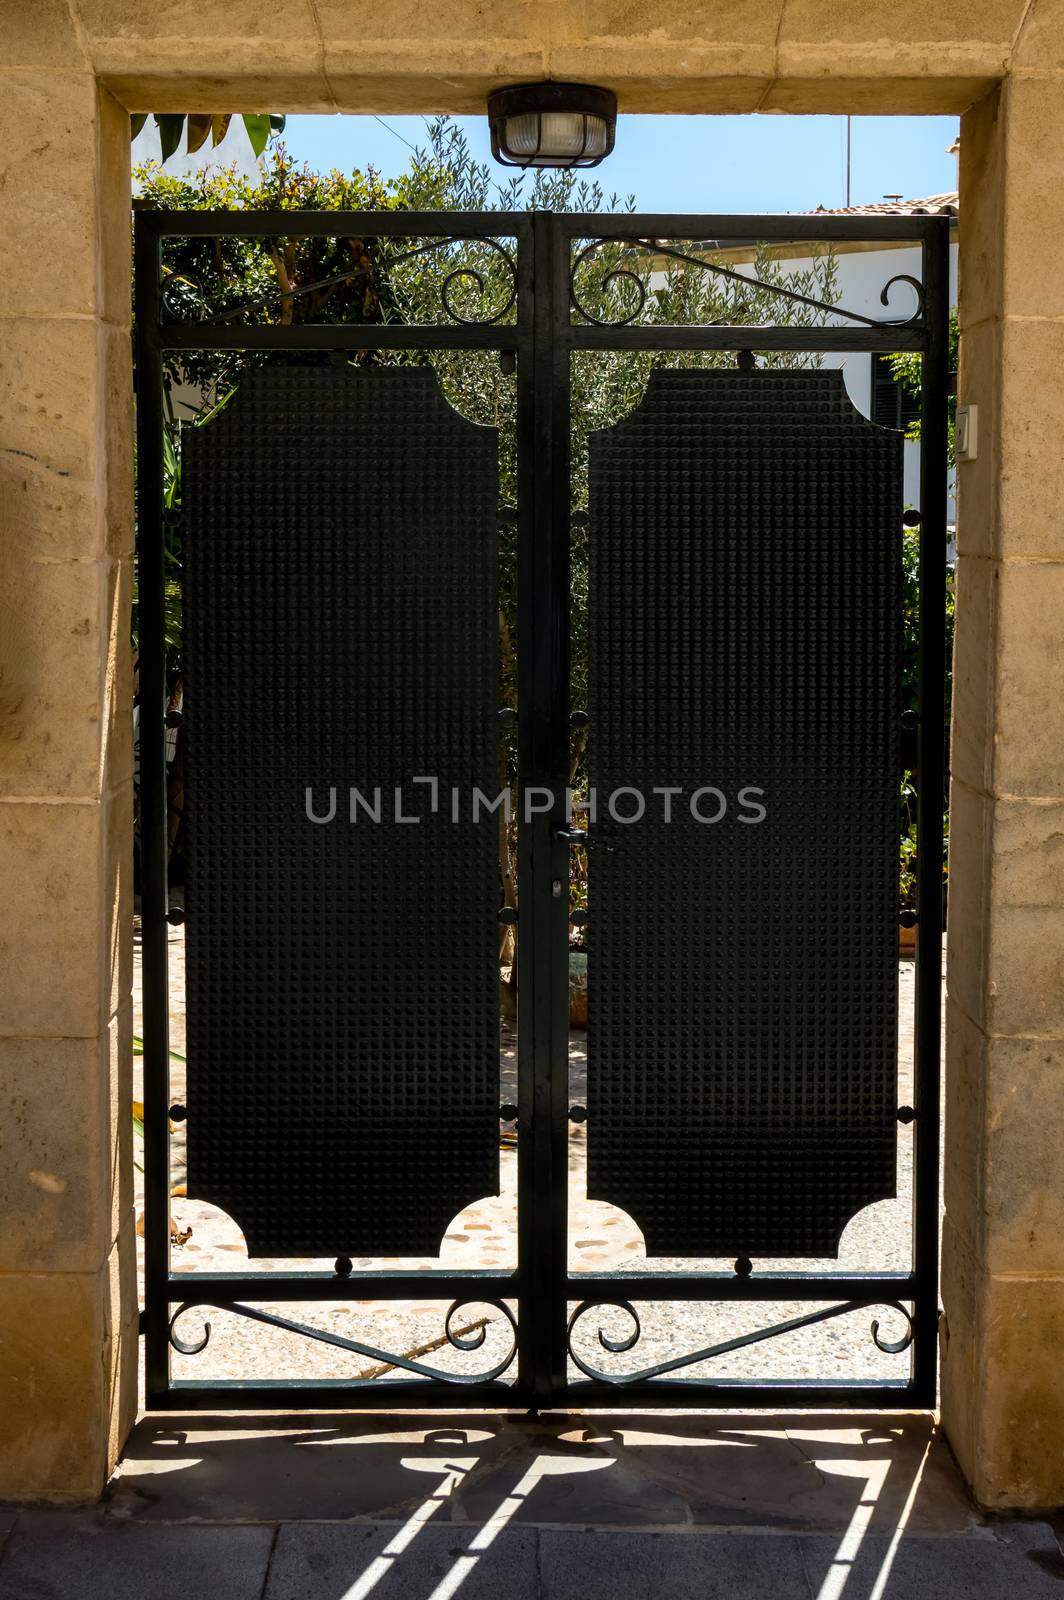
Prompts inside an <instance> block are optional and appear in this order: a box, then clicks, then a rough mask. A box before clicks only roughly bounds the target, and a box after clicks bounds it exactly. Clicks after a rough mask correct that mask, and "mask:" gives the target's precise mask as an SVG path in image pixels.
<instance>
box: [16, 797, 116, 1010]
mask: <svg viewBox="0 0 1064 1600" xmlns="http://www.w3.org/2000/svg"><path fill="white" fill-rule="evenodd" d="M109 809H110V808H105V807H102V806H101V805H100V803H98V802H85V803H82V804H77V803H73V802H70V803H67V802H56V803H52V804H49V803H46V802H37V803H34V802H25V803H22V802H12V803H10V804H6V805H0V971H2V972H3V974H4V982H3V984H2V985H0V1036H12V1037H27V1038H49V1037H60V1038H63V1037H66V1038H82V1039H95V1038H96V1037H97V1035H98V1034H99V1033H101V1032H102V1030H103V1027H104V1026H105V1024H106V1022H107V1018H108V1016H109V1015H110V996H111V990H112V987H113V985H114V984H115V982H116V979H115V978H114V976H113V972H112V964H113V963H115V962H117V959H118V954H119V951H120V948H121V943H120V941H118V940H117V936H116V930H115V929H114V928H113V927H111V926H110V923H111V914H110V912H109V911H108V910H107V909H106V904H105V903H106V901H107V898H108V896H109V894H112V893H113V891H114V888H115V883H116V881H117V878H118V870H117V869H116V870H115V872H114V875H113V877H112V878H111V879H110V880H109V881H108V882H107V884H106V887H105V873H104V863H105V859H106V854H105V851H106V845H105V832H104V826H105V821H106V813H107V812H109ZM127 905H128V902H127ZM112 941H114V942H113V943H112ZM123 981H124V980H123Z"/></svg>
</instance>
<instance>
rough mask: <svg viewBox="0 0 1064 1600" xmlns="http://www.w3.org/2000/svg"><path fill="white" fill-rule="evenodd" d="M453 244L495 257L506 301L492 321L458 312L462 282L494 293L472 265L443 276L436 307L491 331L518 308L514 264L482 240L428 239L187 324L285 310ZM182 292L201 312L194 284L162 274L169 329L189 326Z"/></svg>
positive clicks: (181, 276)
mask: <svg viewBox="0 0 1064 1600" xmlns="http://www.w3.org/2000/svg"><path fill="white" fill-rule="evenodd" d="M456 244H461V245H465V246H466V247H474V248H481V247H486V248H487V249H488V250H490V251H492V252H493V253H494V256H495V257H497V258H498V259H499V260H501V262H502V264H503V268H504V274H505V275H504V278H503V282H502V284H501V285H500V292H501V293H503V294H504V299H503V303H502V304H501V305H499V306H497V307H496V309H495V310H494V311H491V312H490V315H482V316H468V315H466V314H465V313H464V312H462V311H460V310H459V309H458V307H457V306H456V305H455V303H454V298H453V293H454V287H455V286H456V285H457V284H458V283H460V282H461V281H462V280H463V279H464V280H471V281H472V282H473V284H474V286H475V291H476V293H477V294H478V295H479V296H481V297H482V298H483V297H484V296H487V295H488V294H490V292H491V289H492V287H493V286H492V285H491V284H490V282H489V278H488V275H487V273H485V272H484V271H482V270H481V269H480V268H479V267H477V266H474V265H473V264H472V263H470V262H466V263H463V264H461V265H459V266H457V267H453V268H452V269H451V271H450V272H448V273H447V274H446V275H445V276H444V278H443V280H442V282H441V284H440V290H439V293H440V302H441V304H442V307H443V310H444V311H445V312H446V314H447V316H449V317H450V318H451V320H452V321H453V322H457V323H459V324H461V325H462V326H464V327H480V328H486V327H491V326H493V325H494V324H495V323H497V322H501V321H502V319H503V318H504V317H505V316H507V314H508V313H509V312H510V311H511V310H512V309H513V307H514V305H515V304H516V302H517V262H516V261H515V260H514V257H513V255H512V253H511V252H510V251H509V250H507V249H506V248H505V246H504V245H501V244H500V243H499V241H498V240H497V239H492V238H489V237H486V236H485V237H482V238H475V239H454V238H444V239H430V240H429V241H428V243H427V244H420V245H417V246H415V247H414V248H412V249H410V250H401V251H400V252H399V253H398V254H397V255H390V256H388V255H386V256H384V257H383V258H382V259H381V260H380V261H379V262H372V263H369V264H360V265H359V266H357V267H352V268H350V269H349V270H348V271H346V272H337V273H333V274H332V275H331V276H330V277H327V278H319V279H317V280H316V281H315V282H313V283H307V284H303V285H301V286H300V287H299V288H294V289H280V290H278V291H276V292H275V293H271V294H268V295H262V296H259V297H258V298H256V299H254V300H244V301H242V302H241V303H240V304H239V305H236V306H229V307H227V308H226V309H225V310H222V311H214V312H207V313H206V314H205V315H203V316H201V317H197V318H194V319H191V320H192V321H193V322H194V324H195V325H198V326H203V327H212V326H219V325H223V324H225V323H230V322H236V321H238V320H239V319H240V318H241V317H242V316H244V315H245V314H247V313H248V312H252V311H268V310H271V309H277V308H279V307H282V306H286V305H287V306H290V305H291V304H292V303H293V302H294V301H297V300H299V299H301V298H302V297H304V296H305V295H309V294H320V293H321V291H322V290H323V289H334V288H338V287H339V286H340V285H341V284H348V283H356V282H358V281H359V280H360V279H362V278H367V277H369V276H370V274H371V273H372V272H374V271H377V270H380V271H391V270H393V269H394V268H395V267H398V266H402V265H403V264H404V263H405V262H408V261H416V260H420V259H425V258H427V257H431V256H434V255H436V254H438V252H439V251H441V250H447V249H449V248H451V247H453V246H454V245H456ZM182 288H183V289H184V290H186V291H192V292H193V293H195V294H198V295H199V300H200V305H201V307H202V306H204V305H205V299H204V296H203V291H202V288H201V286H200V285H199V284H198V283H195V282H194V281H193V280H192V279H191V278H189V277H187V276H186V275H185V274H183V273H177V272H169V273H166V274H165V275H164V277H163V279H162V282H161V284H160V288H159V300H160V305H161V309H162V311H163V312H164V314H165V316H166V317H167V319H168V320H169V321H170V322H172V323H187V322H189V321H190V319H189V318H188V317H187V315H186V313H185V311H184V310H183V309H182V306H181V303H180V300H179V298H178V296H177V293H176V291H177V290H178V289H182Z"/></svg>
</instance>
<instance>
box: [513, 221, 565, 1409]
mask: <svg viewBox="0 0 1064 1600" xmlns="http://www.w3.org/2000/svg"><path fill="white" fill-rule="evenodd" d="M563 248H564V249H565V250H567V240H566V239H565V237H564V236H563V235H561V234H560V233H559V231H558V229H557V228H556V227H555V226H554V221H553V218H552V217H551V216H550V214H549V213H546V212H540V213H536V214H534V216H533V218H532V228H531V250H530V254H531V262H530V266H531V290H532V293H533V294H534V301H535V303H534V307H532V308H530V309H531V312H532V320H531V326H532V330H533V336H532V347H531V350H530V351H529V352H528V354H527V355H524V353H523V359H524V363H525V364H526V365H527V364H528V363H529V361H530V363H531V368H532V378H531V387H530V388H528V387H526V386H525V385H524V384H523V385H522V395H523V400H522V410H521V412H520V414H519V421H518V462H519V478H518V500H519V508H520V521H519V534H518V538H519V548H518V729H519V743H518V750H519V760H518V804H519V807H520V809H521V822H520V838H521V846H520V860H519V903H520V907H521V934H520V939H519V941H518V950H519V952H520V951H522V950H523V951H525V952H527V954H526V955H525V958H524V959H523V960H522V959H521V956H520V953H519V956H518V962H519V966H518V1030H517V1037H518V1050H519V1052H520V1055H521V1060H522V1063H523V1066H524V1071H523V1076H522V1082H521V1097H522V1103H523V1107H524V1110H523V1113H522V1115H523V1118H528V1121H527V1122H526V1121H523V1122H522V1129H521V1131H522V1135H524V1136H525V1137H526V1138H528V1137H530V1140H531V1147H532V1159H531V1163H530V1167H531V1170H530V1172H529V1174H528V1177H529V1181H528V1182H527V1183H524V1184H523V1185H522V1189H521V1196H520V1199H521V1205H520V1215H521V1238H520V1258H521V1261H522V1274H523V1281H524V1283H525V1293H524V1297H523V1302H522V1311H523V1315H522V1318H521V1326H522V1327H523V1328H524V1329H526V1330H528V1331H526V1333H525V1335H524V1341H523V1345H522V1357H523V1360H524V1361H525V1362H527V1363H528V1364H527V1365H526V1366H524V1367H523V1369H522V1376H525V1377H527V1378H528V1379H529V1380H531V1381H532V1382H533V1383H534V1385H535V1390H534V1392H535V1397H536V1402H537V1404H543V1405H546V1404H549V1402H550V1398H551V1394H552V1392H553V1390H554V1389H556V1388H560V1387H561V1386H562V1385H563V1384H564V1382H565V1291H564V1277H565V1266H566V1213H567V1196H566V1178H567V1170H568V1154H567V1152H568V1098H567V1096H568V1040H569V972H568V917H569V886H568V869H569V862H568V846H567V845H566V844H565V843H564V842H563V841H561V840H559V839H558V838H557V837H556V833H557V830H558V829H559V828H560V827H563V826H564V824H565V820H566V819H565V787H566V784H567V782H568V727H569V623H568V616H569V609H568V608H569V518H570V490H569V350H568V345H567V344H566V343H565V342H564V340H562V339H560V338H559V337H558V332H559V319H561V318H564V320H565V322H567V321H568V304H569V301H568V275H567V272H566V270H565V260H566V256H565V255H564V254H563ZM528 266H529V263H528V262H527V261H526V270H525V282H526V284H527V283H528V277H529V274H528ZM526 326H528V320H527V319H526ZM532 787H537V788H544V789H549V790H550V791H551V793H552V795H553V805H552V806H551V808H550V810H549V811H538V812H537V813H536V814H535V815H534V816H532V817H530V818H529V819H528V820H527V821H526V819H525V811H524V807H525V794H526V792H527V791H528V790H529V789H530V788H532ZM547 1196H549V1203H546V1202H545V1198H544V1197H547ZM533 1306H534V1307H535V1311H534V1314H533V1311H532V1308H533Z"/></svg>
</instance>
